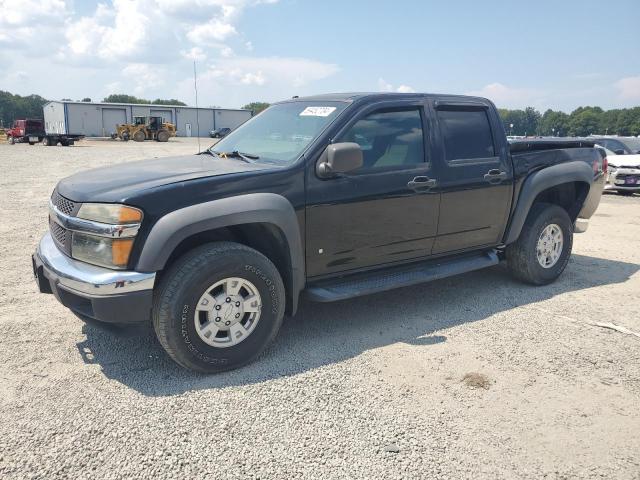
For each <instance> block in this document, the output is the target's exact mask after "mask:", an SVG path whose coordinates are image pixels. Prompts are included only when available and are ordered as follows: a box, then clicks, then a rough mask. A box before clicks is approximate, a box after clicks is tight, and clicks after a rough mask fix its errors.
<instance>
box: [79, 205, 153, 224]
mask: <svg viewBox="0 0 640 480" xmlns="http://www.w3.org/2000/svg"><path fill="white" fill-rule="evenodd" d="M77 217H78V218H84V219H85V220H91V221H93V222H101V223H110V224H112V225H118V224H126V223H139V222H141V221H142V212H141V211H140V210H138V209H137V208H133V207H128V206H126V205H119V204H113V203H111V204H110V203H83V204H82V206H81V207H80V210H78V215H77Z"/></svg>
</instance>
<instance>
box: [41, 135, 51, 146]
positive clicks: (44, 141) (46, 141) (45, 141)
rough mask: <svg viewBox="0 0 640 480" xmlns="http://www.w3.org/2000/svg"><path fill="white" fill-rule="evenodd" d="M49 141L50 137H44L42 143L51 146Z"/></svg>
mask: <svg viewBox="0 0 640 480" xmlns="http://www.w3.org/2000/svg"><path fill="white" fill-rule="evenodd" d="M49 142H50V140H49V137H43V138H42V145H44V146H45V147H48V146H49Z"/></svg>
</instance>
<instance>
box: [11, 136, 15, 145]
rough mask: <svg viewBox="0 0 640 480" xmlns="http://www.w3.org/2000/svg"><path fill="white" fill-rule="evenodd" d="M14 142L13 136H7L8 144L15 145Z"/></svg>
mask: <svg viewBox="0 0 640 480" xmlns="http://www.w3.org/2000/svg"><path fill="white" fill-rule="evenodd" d="M15 144H16V139H15V138H13V137H9V145H15Z"/></svg>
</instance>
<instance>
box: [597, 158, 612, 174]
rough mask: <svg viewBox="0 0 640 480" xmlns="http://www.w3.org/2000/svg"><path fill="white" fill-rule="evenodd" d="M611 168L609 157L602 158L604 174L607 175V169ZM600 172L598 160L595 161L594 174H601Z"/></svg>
mask: <svg viewBox="0 0 640 480" xmlns="http://www.w3.org/2000/svg"><path fill="white" fill-rule="evenodd" d="M608 168H609V160H607V157H602V173H607V169H608ZM600 171H601V170H600V162H599V161H598V160H594V161H593V173H599V172H600Z"/></svg>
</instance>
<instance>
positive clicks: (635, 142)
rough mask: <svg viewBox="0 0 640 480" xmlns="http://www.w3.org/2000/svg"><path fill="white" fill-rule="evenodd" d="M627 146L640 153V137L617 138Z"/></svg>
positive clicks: (633, 151) (632, 151)
mask: <svg viewBox="0 0 640 480" xmlns="http://www.w3.org/2000/svg"><path fill="white" fill-rule="evenodd" d="M616 140H618V141H620V142H622V143H623V144H624V145H625V147H627V148H628V149H629V150H631V153H640V138H617V139H616Z"/></svg>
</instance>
